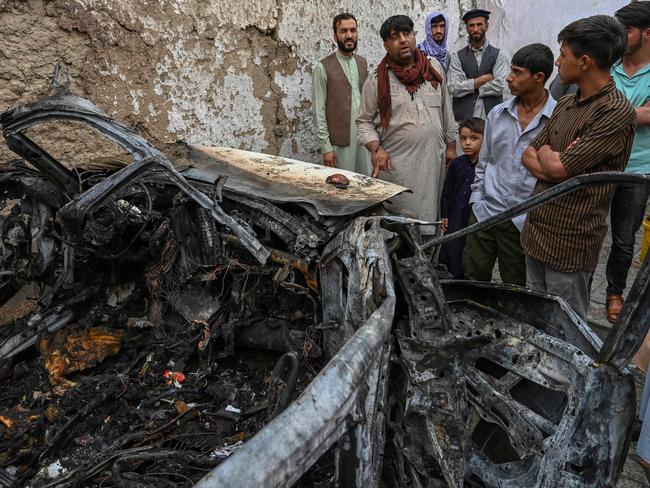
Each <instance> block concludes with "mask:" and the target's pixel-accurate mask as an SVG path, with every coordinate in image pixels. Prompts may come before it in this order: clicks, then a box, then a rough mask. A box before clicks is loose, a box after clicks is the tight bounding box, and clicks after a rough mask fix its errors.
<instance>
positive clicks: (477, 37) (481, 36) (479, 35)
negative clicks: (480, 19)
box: [469, 32, 485, 42]
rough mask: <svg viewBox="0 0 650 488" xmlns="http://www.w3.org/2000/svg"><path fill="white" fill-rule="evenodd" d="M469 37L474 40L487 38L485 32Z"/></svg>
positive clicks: (478, 40)
mask: <svg viewBox="0 0 650 488" xmlns="http://www.w3.org/2000/svg"><path fill="white" fill-rule="evenodd" d="M469 38H470V39H471V40H472V41H474V42H480V41H482V40H483V39H485V32H481V33H480V34H473V35H470V36H469Z"/></svg>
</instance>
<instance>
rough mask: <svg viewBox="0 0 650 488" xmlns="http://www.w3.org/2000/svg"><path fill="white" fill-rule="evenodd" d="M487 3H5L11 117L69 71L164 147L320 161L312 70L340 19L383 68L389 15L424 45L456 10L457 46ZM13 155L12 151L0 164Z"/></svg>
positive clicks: (0, 35) (1, 55)
mask: <svg viewBox="0 0 650 488" xmlns="http://www.w3.org/2000/svg"><path fill="white" fill-rule="evenodd" d="M476 3H477V0H434V1H428V2H426V4H425V2H424V0H370V1H368V2H350V1H340V0H316V1H313V2H304V1H303V0H246V1H243V2H242V1H240V2H233V1H225V0H213V1H210V2H206V1H205V0H0V39H1V40H2V41H1V42H0V66H1V67H2V69H0V111H5V110H7V109H9V108H11V107H12V106H14V105H16V104H18V103H22V102H25V101H28V100H33V99H35V98H37V97H38V96H41V95H43V94H44V93H45V92H46V91H47V87H48V83H49V79H50V77H51V73H52V67H53V65H54V64H55V63H57V62H63V63H65V64H67V65H70V66H71V68H72V76H73V88H74V89H75V91H77V92H78V93H80V94H81V95H83V96H86V97H88V98H90V99H91V100H93V101H94V102H95V103H96V104H97V105H99V106H100V107H101V108H102V109H103V110H105V111H106V112H107V113H108V114H110V115H112V116H114V117H115V118H117V119H120V120H123V121H126V123H128V124H130V125H132V126H135V127H136V128H137V129H138V130H139V131H140V133H141V134H142V135H143V136H144V137H147V138H148V139H150V140H151V141H152V142H153V143H154V144H156V145H157V146H159V147H164V146H165V144H167V143H172V142H175V141H178V140H184V141H187V142H188V143H190V144H197V145H212V146H221V145H223V146H231V147H236V148H241V149H248V150H254V151H261V152H267V153H271V154H281V155H283V156H288V157H294V158H298V159H303V160H306V161H317V160H318V159H319V157H318V155H317V152H316V144H315V140H314V134H313V129H312V115H311V104H310V98H311V95H310V93H311V66H312V63H313V62H315V61H317V60H319V59H321V58H322V57H324V56H326V55H327V54H328V53H330V52H331V51H332V49H333V41H332V28H331V19H332V17H333V16H334V15H335V14H337V13H340V12H342V11H350V12H352V13H354V14H355V15H356V16H357V18H358V20H359V28H360V43H359V53H360V54H362V55H364V56H366V57H367V58H368V60H369V62H370V64H371V66H375V65H376V64H378V62H379V60H380V59H381V57H382V56H383V53H384V50H383V45H382V43H381V39H380V37H379V35H378V30H379V27H380V25H381V23H382V22H383V20H384V19H385V18H387V17H388V16H390V15H394V14H397V13H405V14H408V15H410V16H411V17H412V18H413V20H414V21H415V24H416V28H417V30H418V41H420V40H421V39H423V37H424V26H423V25H422V24H423V22H424V17H425V15H426V13H427V11H428V10H429V9H433V8H436V9H440V10H445V11H447V12H448V13H449V15H450V18H451V19H452V25H451V32H450V42H451V45H454V43H455V42H456V41H457V40H458V38H459V29H460V22H459V19H460V16H461V12H464V11H465V10H467V9H469V8H473V7H474V6H475V5H476ZM460 37H461V38H462V37H463V36H460ZM43 135H44V133H43V132H41V137H42V136H43ZM46 135H49V136H54V135H55V136H56V140H57V141H60V142H57V144H60V145H61V147H62V148H63V149H61V148H59V149H61V150H60V151H59V152H58V153H57V154H62V155H63V156H61V157H63V158H66V157H70V158H72V157H74V156H76V157H79V156H80V155H82V156H83V157H91V156H92V155H93V151H95V152H97V149H96V146H94V145H90V147H89V148H88V149H87V150H85V151H82V152H80V151H79V150H75V149H74V144H75V143H76V139H74V138H73V137H72V136H71V135H70V134H69V133H67V131H66V130H58V129H57V127H49V128H48V132H47V134H46ZM102 147H103V146H102ZM99 152H101V151H99ZM8 157H10V153H9V151H8V149H7V148H6V146H5V145H4V142H3V143H2V146H0V160H5V159H7V158H8Z"/></svg>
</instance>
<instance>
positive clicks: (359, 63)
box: [312, 13, 371, 175]
mask: <svg viewBox="0 0 650 488" xmlns="http://www.w3.org/2000/svg"><path fill="white" fill-rule="evenodd" d="M332 26H333V28H334V41H335V42H336V45H337V47H338V49H337V50H336V52H334V53H332V54H330V55H329V56H327V57H326V58H325V59H322V60H321V61H320V62H318V63H316V65H315V67H314V77H313V97H312V107H313V110H314V125H315V126H316V134H317V137H318V142H319V145H320V151H321V154H322V155H323V164H324V165H325V166H329V167H332V168H342V169H346V170H349V171H356V172H357V173H361V174H364V175H370V170H371V164H370V153H369V152H368V150H367V149H366V148H365V147H363V146H360V145H359V144H358V143H357V126H356V123H355V120H356V118H357V113H358V112H359V105H360V103H361V88H362V87H363V83H364V82H365V81H366V78H367V77H368V63H367V62H366V60H365V59H364V58H362V57H361V56H358V55H356V54H354V51H355V50H356V48H357V40H358V33H357V21H356V19H355V18H354V16H353V15H352V14H348V13H343V14H339V15H337V16H336V17H334V21H333V25H332Z"/></svg>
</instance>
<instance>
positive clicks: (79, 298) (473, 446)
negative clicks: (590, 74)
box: [0, 85, 650, 488]
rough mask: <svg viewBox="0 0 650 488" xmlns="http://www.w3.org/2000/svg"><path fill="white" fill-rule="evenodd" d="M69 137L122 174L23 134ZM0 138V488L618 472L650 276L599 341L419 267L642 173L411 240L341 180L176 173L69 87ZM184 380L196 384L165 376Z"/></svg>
mask: <svg viewBox="0 0 650 488" xmlns="http://www.w3.org/2000/svg"><path fill="white" fill-rule="evenodd" d="M71 120H72V121H76V122H80V123H82V124H85V125H87V126H89V127H91V128H93V129H95V130H96V131H97V132H98V133H99V134H101V135H102V136H103V137H106V138H107V139H109V140H111V141H113V142H115V143H117V144H118V145H119V146H121V147H122V148H124V149H125V150H126V151H128V153H129V154H130V155H131V157H132V161H131V162H130V164H127V165H126V166H124V167H123V168H121V169H118V170H110V171H108V170H106V171H87V172H82V173H80V172H79V169H78V168H77V170H76V171H75V170H73V169H71V168H68V167H66V166H65V165H63V164H61V163H60V162H59V161H57V160H56V159H55V158H54V157H52V156H51V155H50V154H49V153H48V152H47V151H46V150H45V149H43V148H42V147H41V146H39V145H38V144H37V143H35V142H34V141H33V140H32V139H31V138H30V137H29V136H28V135H27V132H28V131H29V129H30V128H32V127H34V126H37V125H38V124H41V123H43V122H53V121H54V122H57V123H58V122H62V121H71ZM0 122H1V124H2V128H3V134H4V137H5V139H6V141H7V144H8V146H9V147H10V148H11V149H12V150H13V151H14V152H15V153H16V154H18V155H19V156H20V157H21V158H23V160H24V161H13V162H11V163H8V164H6V165H4V167H3V168H2V169H1V170H0V190H1V192H2V196H1V200H2V202H1V203H2V205H0V207H1V209H0V210H1V213H0V224H1V228H0V229H1V236H0V237H1V241H0V242H1V243H2V247H1V248H0V259H1V264H2V267H1V268H2V271H0V302H1V303H6V302H8V301H9V300H11V299H12V297H14V295H16V293H17V292H18V291H19V290H20V289H21V288H22V287H23V286H25V285H26V284H30V283H36V284H37V285H38V286H37V288H38V290H39V293H38V297H37V298H38V300H37V302H36V303H35V306H34V309H33V310H31V311H30V312H29V313H27V314H25V315H24V316H22V317H18V318H16V320H14V321H13V322H12V323H11V324H8V325H5V326H4V327H3V328H2V329H0V361H1V362H0V381H1V382H3V383H4V385H5V386H3V388H4V389H5V393H3V395H2V396H1V397H0V437H2V438H3V443H4V444H5V447H2V448H0V486H2V487H9V486H18V485H19V484H20V485H23V484H28V483H29V484H31V485H32V486H78V485H80V484H81V485H84V486H120V487H122V486H123V487H142V486H154V485H155V486H166V485H169V486H181V485H182V486H189V485H191V484H193V483H196V484H197V486H200V487H217V486H228V487H237V486H241V487H251V486H265V487H272V486H277V487H280V486H291V485H293V484H297V485H299V486H330V485H333V486H350V487H352V486H354V487H368V486H378V485H379V483H380V480H381V482H382V483H384V485H386V486H413V487H437V486H452V487H460V486H472V487H494V488H497V487H499V488H505V487H531V486H535V487H548V488H551V487H558V486H562V487H607V486H613V484H614V483H615V481H616V480H617V479H618V476H619V475H620V472H621V469H622V466H623V463H624V460H625V457H626V455H627V450H628V447H629V442H630V440H629V430H630V429H629V428H630V424H631V422H632V419H633V418H634V414H635V390H634V384H633V381H632V376H631V375H630V374H629V373H628V372H627V371H626V365H627V364H628V362H629V360H630V359H631V357H632V356H633V354H634V353H635V351H636V350H637V349H638V347H639V346H640V343H641V341H642V340H643V338H644V337H645V335H646V332H647V329H648V326H650V317H649V314H650V303H648V301H649V300H650V293H649V290H648V289H647V288H648V280H649V279H650V278H649V273H650V271H649V270H648V261H646V262H645V264H644V265H643V267H642V269H641V271H640V272H639V275H638V278H637V280H636V282H635V284H634V285H633V287H632V290H631V291H630V297H629V299H628V300H627V301H626V304H625V308H624V310H623V312H622V313H621V315H620V317H619V320H618V322H617V324H616V326H615V327H614V329H613V332H612V333H611V334H610V335H609V336H608V337H607V338H606V340H605V341H604V343H603V342H601V340H600V339H599V338H598V337H597V336H596V335H595V334H594V333H593V332H592V331H591V329H590V328H589V327H588V326H587V324H585V323H584V322H583V321H582V320H581V319H580V318H579V317H578V316H577V315H576V314H575V313H574V312H573V311H572V310H571V309H570V307H569V306H568V305H567V304H566V303H565V302H564V301H563V300H562V299H560V298H557V297H551V296H546V295H541V294H538V293H534V292H530V291H527V290H524V289H520V288H517V287H511V286H505V285H499V284H488V283H473V282H465V281H454V280H448V279H445V273H444V270H441V269H438V267H437V266H435V265H434V264H432V261H431V253H432V252H433V251H435V249H436V246H438V245H439V244H441V243H442V242H444V241H446V240H451V239H453V238H457V237H458V236H460V235H465V234H467V233H470V232H473V231H475V230H477V229H478V228H482V227H486V226H489V225H492V224H494V223H496V222H498V221H501V220H504V219H507V218H511V217H512V216H513V215H515V214H520V213H524V212H526V211H528V210H530V209H531V208H534V207H535V206H538V205H543V204H544V203H545V202H547V201H549V200H551V199H554V198H557V197H559V196H561V195H563V194H565V193H566V192H570V191H579V190H580V189H581V188H582V187H583V186H585V185H589V184H611V183H612V182H616V181H635V182H638V183H639V184H647V182H646V180H645V179H644V177H642V176H634V175H624V174H593V175H587V176H582V177H578V178H575V179H573V180H570V181H568V182H565V183H563V184H560V185H557V186H556V187H555V188H553V189H552V190H550V191H549V192H546V193H543V194H540V195H537V196H536V197H534V198H532V199H530V200H529V201H527V202H525V203H523V204H521V205H520V206H518V207H517V208H514V209H511V210H510V211H509V212H507V213H505V214H502V215H499V216H497V217H495V218H493V219H490V220H489V221H486V222H483V223H480V224H476V225H475V226H472V227H469V228H467V229H465V230H463V231H461V232H460V233H457V234H453V235H449V236H444V237H441V238H435V239H433V240H431V241H428V242H423V240H422V237H421V235H420V233H419V229H418V227H419V225H420V224H422V223H421V222H418V221H415V220H411V219H407V218H404V217H400V216H394V215H387V214H386V212H384V211H382V205H381V204H382V202H383V201H385V200H386V199H389V198H390V197H392V196H394V195H396V194H398V193H400V192H401V191H404V190H405V189H403V188H400V187H396V186H394V185H390V184H387V183H384V182H381V181H379V180H374V179H371V178H366V177H362V176H359V175H354V174H353V173H349V174H347V176H348V179H349V180H350V187H348V188H347V189H345V188H339V187H335V186H333V185H328V184H327V183H325V181H326V178H327V177H328V176H330V175H331V174H332V173H333V172H334V171H332V170H330V169H329V168H324V167H322V166H317V165H310V164H308V163H300V162H297V161H291V160H287V159H284V158H275V157H271V156H265V155H260V154H254V153H246V152H245V151H236V150H229V149H220V148H188V149H187V151H188V154H189V160H190V164H189V166H188V167H186V168H184V169H177V168H175V167H174V165H173V164H172V163H171V162H170V160H168V159H167V158H166V157H165V156H164V155H163V154H162V153H161V152H160V151H158V150H157V149H155V148H153V147H152V146H151V145H150V144H149V143H147V141H146V140H144V139H143V138H141V137H140V136H139V135H137V134H136V133H135V132H133V131H132V130H130V129H129V128H127V127H126V126H124V125H122V124H120V123H118V122H116V121H114V120H112V119H111V118H110V117H108V116H107V115H106V114H104V113H103V112H102V111H101V110H100V109H98V108H97V107H96V106H95V105H93V104H92V103H91V102H90V101H88V100H86V99H83V98H81V97H79V96H77V95H75V94H73V93H72V92H70V91H69V90H68V89H67V87H66V86H65V85H64V86H61V87H59V89H58V91H57V93H55V94H54V95H53V96H50V97H47V98H44V99H42V100H40V101H37V102H34V103H30V104H26V105H22V106H19V107H17V108H14V109H13V110H11V111H9V112H7V113H6V114H4V115H3V116H2V118H1V119H0ZM82 166H83V165H82ZM90 331H92V334H90ZM116 331H117V332H116ZM89 334H90V335H89ZM90 337H92V340H91V338H90ZM106 337H108V339H106ZM99 338H104V339H102V340H105V343H103V346H102V348H99V349H101V351H103V352H101V353H100V352H98V349H97V348H95V349H93V347H95V346H96V344H97V343H98V342H101V341H100V339H99ZM143 338H144V339H143ZM75 340H76V341H77V342H75V344H76V346H75V347H76V348H75V347H72V346H70V344H71V343H72V342H73V341H75ZM93 341H94V342H93ZM79 344H81V345H79ZM89 344H90V345H89ZM93 344H94V345H93ZM107 344H108V345H107ZM116 344H117V345H116ZM120 344H121V349H120ZM34 345H37V348H38V351H39V352H40V355H39V354H38V353H36V352H35V349H34V347H33V346H34ZM251 349H253V350H259V351H271V353H270V354H271V356H269V357H268V358H266V359H265V360H264V361H262V363H263V364H261V365H258V368H257V369H255V368H253V369H252V370H251V371H249V372H248V373H249V375H248V376H246V375H245V374H244V373H241V370H244V369H246V368H247V367H248V366H247V365H246V360H244V361H239V362H238V363H237V364H235V363H233V362H232V361H234V360H235V359H237V358H239V359H241V357H242V356H241V354H242V352H241V351H244V350H251ZM107 351H108V352H107ZM154 352H155V353H154ZM91 353H92V354H91ZM93 354H94V355H93ZM89 355H91V356H93V357H92V360H88V356H89ZM41 356H42V357H41ZM109 357H110V358H113V359H112V361H114V362H113V363H111V365H110V366H106V365H105V363H107V362H108V360H106V358H109ZM246 357H247V358H248V357H250V356H246ZM61 358H63V359H61ZM105 360H106V361H105ZM251 361H252V362H253V363H255V362H256V360H254V359H253V360H251ZM265 361H266V362H265ZM269 361H270V362H269ZM80 363H84V364H80ZM274 364H275V367H273V365H274ZM43 365H44V366H45V368H43ZM73 366H75V367H73ZM92 367H95V369H94V370H92V371H94V373H92V374H88V373H86V374H85V375H84V374H81V373H80V371H82V370H87V369H88V368H92ZM183 367H184V369H185V370H186V371H189V370H193V371H194V372H193V373H192V375H193V376H192V377H189V376H188V377H187V379H186V380H185V379H184V378H185V375H178V374H177V373H174V372H171V371H170V370H179V371H180V370H181V369H183ZM238 368H239V370H238ZM163 369H164V370H165V374H167V373H170V374H171V375H172V376H171V377H170V378H171V380H170V383H164V382H160V385H158V383H156V382H158V381H159V377H160V373H161V372H162V370H163ZM38 371H40V373H39V372H38ZM45 371H46V372H47V375H46V374H45ZM39 375H40V376H39ZM242 375H243V376H242ZM260 375H265V378H264V381H259V382H258V384H257V387H258V390H256V391H252V390H250V386H249V385H250V384H252V382H254V379H255V378H257V379H258V380H259V379H260V378H259V377H260ZM29 378H32V379H31V380H29ZM165 378H167V376H166V377H165ZM237 378H239V380H241V381H240V382H239V383H238V382H237V381H239V380H237ZM242 378H243V379H242ZM183 381H186V383H185V385H183V384H181V383H182V382H183ZM12 385H13V386H12ZM37 386H38V395H37V394H36V391H22V393H20V390H16V391H15V392H13V393H11V392H10V390H11V389H12V388H14V389H17V388H18V389H20V388H31V389H34V390H35V389H36V387H37ZM50 388H51V391H46V390H48V389H50ZM41 390H43V391H41ZM244 390H247V391H248V394H247V395H243V393H242V392H243V391H244ZM233 399H236V400H237V401H238V402H239V408H236V407H233V406H232V405H230V402H232V401H233ZM118 410H120V412H121V413H120V412H118ZM127 414H128V415H127ZM120 415H123V416H122V417H120ZM118 418H122V421H121V422H122V423H119V422H118V421H117V419H118ZM128 419H135V420H128ZM136 426H137V428H136ZM236 433H238V434H236ZM234 434H236V435H234ZM233 435H234V436H233ZM237 435H240V437H239V438H236V436H237ZM102 436H105V437H106V438H105V439H104V440H102V439H101V437H102ZM249 437H250V439H248V438H249ZM243 440H245V442H241V441H243ZM235 451H236V452H235ZM233 452H234V453H233ZM231 454H232V455H231ZM54 464H56V465H57V466H58V468H57V469H58V471H56V472H55V473H52V472H51V471H52V470H51V468H52V466H53V465H54ZM163 466H167V467H168V468H169V469H167V470H165V469H163V468H162V467H163ZM187 466H190V467H191V469H189V470H187V469H186V467H187Z"/></svg>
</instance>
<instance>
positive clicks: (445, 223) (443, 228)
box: [440, 219, 449, 234]
mask: <svg viewBox="0 0 650 488" xmlns="http://www.w3.org/2000/svg"><path fill="white" fill-rule="evenodd" d="M448 228H449V219H440V232H442V233H443V234H446V233H447V229H448Z"/></svg>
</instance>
